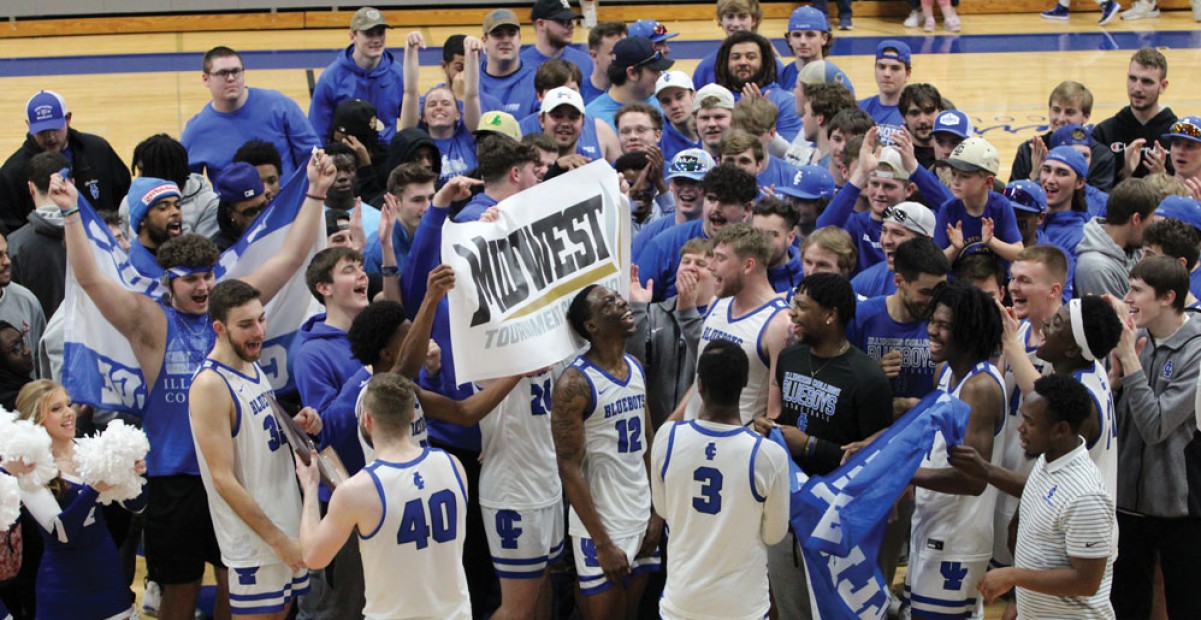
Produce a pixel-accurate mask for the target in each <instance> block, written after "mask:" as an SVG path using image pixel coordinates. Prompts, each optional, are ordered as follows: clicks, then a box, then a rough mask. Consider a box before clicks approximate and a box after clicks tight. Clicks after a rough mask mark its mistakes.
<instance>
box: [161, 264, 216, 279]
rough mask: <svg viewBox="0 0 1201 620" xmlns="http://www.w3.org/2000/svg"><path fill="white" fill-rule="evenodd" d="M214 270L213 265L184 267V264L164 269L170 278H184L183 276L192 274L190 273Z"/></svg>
mask: <svg viewBox="0 0 1201 620" xmlns="http://www.w3.org/2000/svg"><path fill="white" fill-rule="evenodd" d="M212 271H213V268H212V267H211V266H210V267H183V266H179V267H172V268H170V269H168V270H166V271H164V272H163V273H164V274H165V275H166V276H167V277H168V278H182V277H184V276H190V275H192V274H194V273H212Z"/></svg>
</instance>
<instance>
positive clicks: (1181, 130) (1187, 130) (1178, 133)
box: [1163, 116, 1201, 142]
mask: <svg viewBox="0 0 1201 620" xmlns="http://www.w3.org/2000/svg"><path fill="white" fill-rule="evenodd" d="M1163 137H1165V138H1169V139H1170V138H1182V139H1184V140H1192V141H1193V142H1201V117H1198V116H1186V117H1184V118H1182V119H1180V120H1178V121H1176V122H1175V123H1172V127H1171V128H1169V129H1168V133H1165V134H1164V135H1163Z"/></svg>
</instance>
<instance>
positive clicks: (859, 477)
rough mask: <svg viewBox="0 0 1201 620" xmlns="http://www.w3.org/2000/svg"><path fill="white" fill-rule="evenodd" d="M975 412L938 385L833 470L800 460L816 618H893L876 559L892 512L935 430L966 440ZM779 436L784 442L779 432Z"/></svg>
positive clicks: (798, 490)
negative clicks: (805, 466)
mask: <svg viewBox="0 0 1201 620" xmlns="http://www.w3.org/2000/svg"><path fill="white" fill-rule="evenodd" d="M970 413H971V408H970V407H968V405H967V404H966V403H964V402H963V401H961V400H959V399H958V398H955V397H954V396H949V395H947V394H946V393H945V392H941V391H937V390H936V391H934V392H932V393H931V394H930V395H928V396H926V397H925V398H924V399H922V401H921V402H920V403H918V404H917V406H915V407H914V408H913V409H911V410H910V411H909V413H907V414H905V416H904V417H902V418H901V419H900V420H897V421H896V422H895V423H893V425H892V426H890V427H889V428H888V430H886V431H885V432H884V433H883V434H882V435H880V436H879V437H877V438H876V440H875V441H873V442H872V443H870V444H868V445H867V446H866V447H864V448H863V449H862V450H860V451H859V452H858V453H856V454H855V455H854V456H853V457H851V459H850V460H848V461H847V462H846V463H845V464H843V465H842V466H841V467H839V468H838V469H836V470H834V471H833V472H831V473H830V474H828V475H825V476H813V477H807V476H806V475H805V474H804V472H802V471H801V470H800V468H799V467H798V466H797V465H796V463H795V462H792V470H793V471H792V488H791V491H792V517H791V520H792V528H793V531H794V532H796V534H797V538H798V540H800V541H801V549H802V552H803V553H804V556H805V569H806V572H807V574H808V579H809V591H810V601H811V603H812V606H813V613H814V617H820V618H823V619H824V620H842V619H861V620H866V619H869V618H870V619H873V620H880V619H883V618H885V617H887V615H888V594H887V589H888V584H887V583H885V581H884V575H883V574H882V573H881V572H880V568H879V565H878V564H877V562H876V559H877V556H878V555H879V553H880V542H881V540H882V539H883V538H884V528H885V527H886V525H887V521H888V514H889V512H890V511H891V509H892V505H893V504H894V503H895V502H896V501H897V498H898V497H900V496H901V493H902V492H903V491H904V490H905V487H906V486H908V485H909V481H910V479H912V478H913V473H914V472H915V471H917V468H918V466H919V465H920V464H921V462H922V459H923V458H924V457H925V456H926V454H928V453H929V452H930V448H931V445H932V444H933V443H934V434H935V432H939V431H941V432H942V434H943V437H945V438H946V441H947V445H948V446H952V445H957V444H960V443H963V435H964V433H965V432H966V430H967V421H968V416H969V414H970ZM772 435H773V436H772V439H775V440H776V441H778V442H780V443H783V436H782V435H780V434H779V431H773V432H772ZM948 449H949V448H948Z"/></svg>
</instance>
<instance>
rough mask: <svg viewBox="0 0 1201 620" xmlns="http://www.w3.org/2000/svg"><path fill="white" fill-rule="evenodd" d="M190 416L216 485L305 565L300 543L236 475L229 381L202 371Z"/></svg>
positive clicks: (294, 562) (274, 543)
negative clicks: (266, 509) (227, 383)
mask: <svg viewBox="0 0 1201 620" xmlns="http://www.w3.org/2000/svg"><path fill="white" fill-rule="evenodd" d="M188 403H189V404H188V418H189V419H190V420H191V422H192V433H193V435H194V436H195V438H196V446H197V449H198V450H199V451H200V454H201V455H203V457H204V461H205V463H207V464H208V469H209V476H210V477H211V478H212V481H213V489H214V490H215V491H216V492H217V494H218V495H220V496H221V499H223V500H225V503H227V504H229V507H230V508H231V509H232V510H233V511H234V514H236V515H237V516H238V518H239V519H241V520H242V521H243V522H244V523H246V525H248V526H250V529H251V530H253V531H254V533H255V534H257V535H258V536H259V538H261V539H262V540H263V542H265V543H267V544H268V545H269V546H270V547H271V549H272V550H273V551H274V552H275V554H276V555H277V556H278V557H279V558H280V560H282V561H283V562H284V564H287V565H288V566H289V567H291V568H292V569H293V570H296V569H299V568H301V567H302V566H304V562H303V560H302V559H301V555H300V545H299V544H298V542H297V541H296V540H295V539H293V538H291V537H289V536H288V535H287V534H285V533H284V532H283V530H281V529H279V527H278V526H276V525H275V523H274V522H272V521H271V519H270V517H268V516H267V515H266V514H264V513H263V509H262V508H260V507H259V505H258V503H257V502H255V501H254V498H253V497H251V496H250V493H248V492H247V491H246V488H245V487H243V486H242V483H241V482H239V481H238V478H237V476H236V475H234V471H233V465H234V445H233V439H232V437H233V422H232V420H231V419H230V417H231V412H232V411H233V406H234V403H233V400H232V399H231V397H230V394H229V389H228V388H227V387H226V385H225V381H224V380H223V379H221V377H220V376H218V375H217V374H216V373H215V372H213V371H211V370H205V371H201V372H200V373H199V374H197V375H196V378H195V379H194V380H193V381H192V387H191V389H189V390H188Z"/></svg>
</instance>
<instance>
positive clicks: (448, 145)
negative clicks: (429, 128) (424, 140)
mask: <svg viewBox="0 0 1201 620" xmlns="http://www.w3.org/2000/svg"><path fill="white" fill-rule="evenodd" d="M434 144H436V145H438V151H439V152H440V153H442V174H441V176H439V177H438V185H439V186H441V185H444V184H445V183H446V182H447V181H449V180H451V179H452V178H454V177H457V176H459V175H461V174H463V173H465V172H468V171H469V170H472V169H474V168H475V167H476V165H478V162H477V161H476V158H475V137H474V136H472V135H471V132H469V131H467V126H466V125H464V124H463V121H462V120H460V121H459V122H458V124H456V125H455V133H454V135H452V136H451V137H449V138H434Z"/></svg>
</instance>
